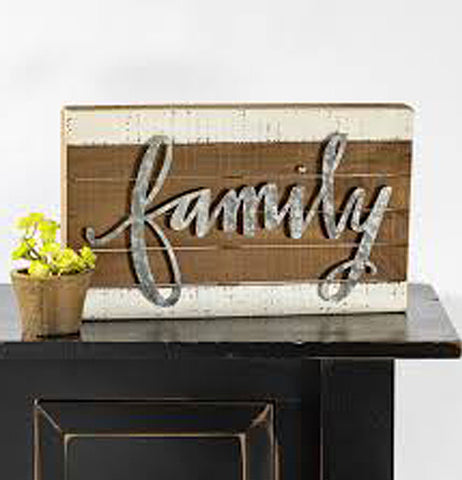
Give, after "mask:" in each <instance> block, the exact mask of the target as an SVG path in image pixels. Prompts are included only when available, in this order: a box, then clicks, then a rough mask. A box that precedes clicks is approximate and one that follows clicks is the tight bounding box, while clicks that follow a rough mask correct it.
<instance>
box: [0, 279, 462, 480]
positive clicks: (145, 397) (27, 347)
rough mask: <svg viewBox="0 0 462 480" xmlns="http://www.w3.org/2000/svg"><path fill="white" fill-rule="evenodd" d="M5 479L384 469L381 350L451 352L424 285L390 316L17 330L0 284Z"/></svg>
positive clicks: (389, 428)
mask: <svg viewBox="0 0 462 480" xmlns="http://www.w3.org/2000/svg"><path fill="white" fill-rule="evenodd" d="M0 312H1V317H2V318H1V321H0V359H1V360H2V361H1V362H0V375H1V379H2V385H3V394H2V397H1V408H0V441H1V445H2V449H1V450H0V462H1V465H2V475H3V477H2V478H8V480H24V479H27V478H33V472H35V476H36V478H37V480H49V479H53V480H61V479H63V480H64V479H65V480H83V479H85V480H93V479H95V480H96V479H98V480H106V479H107V480H109V479H111V480H118V479H120V480H122V479H127V478H130V479H132V478H133V479H136V480H147V479H152V478H156V479H157V480H164V479H165V480H166V479H169V480H170V479H176V478H178V479H193V480H195V479H198V480H199V479H201V480H202V479H205V480H214V479H220V480H228V479H230V480H231V479H242V480H260V479H265V480H273V479H275V478H278V477H277V475H278V474H279V478H281V479H283V480H299V479H304V480H314V479H319V478H322V479H326V480H327V479H329V480H343V479H345V480H351V479H355V480H366V479H367V480H369V479H372V478H373V479H374V480H382V479H383V480H390V479H391V478H392V477H393V405H394V361H395V359H401V358H422V359H423V358H458V357H459V356H460V354H461V342H460V339H459V337H458V335H457V333H456V332H455V330H454V328H453V327H452V325H451V323H450V321H449V319H448V317H447V315H446V313H445V312H444V310H443V308H442V306H441V304H440V302H439V300H438V298H437V297H436V295H435V293H434V291H433V289H432V288H431V287H430V286H427V285H411V286H410V305H409V309H408V312H407V313H406V314H371V315H370V314H367V315H366V314H362V315H340V316H296V317H284V318H269V317H265V318H251V319H248V318H247V319H244V318H234V319H210V320H209V319H207V320H191V319H189V320H186V319H185V320H139V321H133V320H131V321H106V320H105V321H102V322H95V323H90V322H88V323H85V324H84V326H83V328H82V331H81V334H80V336H78V337H67V338H59V339H58V338H57V339H47V340H43V341H22V340H21V335H20V330H19V322H18V314H17V310H16V306H15V302H14V298H13V294H12V292H11V289H10V287H9V286H7V285H3V286H0Z"/></svg>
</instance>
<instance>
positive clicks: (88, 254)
mask: <svg viewBox="0 0 462 480" xmlns="http://www.w3.org/2000/svg"><path fill="white" fill-rule="evenodd" d="M80 256H81V257H82V260H83V261H84V262H85V265H86V266H87V267H88V268H95V263H96V255H95V254H94V253H93V251H92V249H91V248H90V247H89V246H87V245H85V246H84V247H82V248H81V249H80Z"/></svg>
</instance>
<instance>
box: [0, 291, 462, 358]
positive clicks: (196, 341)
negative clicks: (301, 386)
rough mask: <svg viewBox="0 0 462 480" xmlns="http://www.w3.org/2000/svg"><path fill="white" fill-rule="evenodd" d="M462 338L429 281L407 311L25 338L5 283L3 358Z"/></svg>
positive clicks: (417, 345)
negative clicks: (37, 338) (29, 339)
mask: <svg viewBox="0 0 462 480" xmlns="http://www.w3.org/2000/svg"><path fill="white" fill-rule="evenodd" d="M460 355H461V341H460V339H459V337H458V335H457V332H456V331H455V329H454V327H453V326H452V324H451V322H450V320H449V318H448V316H447V314H446V312H445V311H444V309H443V307H442V305H441V302H440V301H439V299H438V297H437V296H436V294H435V291H434V290H433V288H432V287H431V286H429V285H421V284H411V285H410V286H409V307H408V310H407V312H406V313H391V314H390V313H388V314H356V315H303V316H301V315H300V316H288V317H258V318H255V317H254V318H210V319H197V320H195V319H184V320H158V319H153V320H146V319H144V320H133V319H131V320H124V321H121V320H117V321H111V320H102V321H99V322H84V324H83V326H82V330H81V333H80V335H79V336H74V337H62V338H54V339H43V340H40V341H23V340H22V339H21V332H20V325H19V317H18V311H17V308H16V303H15V298H14V295H13V292H12V289H11V287H10V286H9V285H0V359H13V358H17V359H21V358H37V359H48V358H59V359H65V360H72V359H85V358H95V359H98V358H100V359H103V358H107V359H118V358H120V359H124V358H138V359H142V358H163V359H165V358H167V359H176V358H188V357H190V358H226V359H238V358H300V359H303V358H317V357H319V358H329V357H347V358H356V357H366V358H457V357H459V356H460Z"/></svg>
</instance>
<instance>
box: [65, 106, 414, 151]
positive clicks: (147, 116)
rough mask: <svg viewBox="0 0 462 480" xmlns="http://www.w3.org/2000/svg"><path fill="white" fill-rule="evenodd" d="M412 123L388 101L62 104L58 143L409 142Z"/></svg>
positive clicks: (402, 108)
mask: <svg viewBox="0 0 462 480" xmlns="http://www.w3.org/2000/svg"><path fill="white" fill-rule="evenodd" d="M412 122H413V112H412V110H411V109H410V108H409V107H406V106H390V105H383V106H379V105H369V106H368V105H364V106H345V105H339V106H335V105H332V104H330V105H325V106H322V105H316V106H315V105H312V106H310V105H305V106H303V105H294V106H290V105H287V106H280V107H276V106H270V107H267V108H258V107H252V106H236V107H230V106H228V107H213V106H210V107H204V106H202V107H200V108H194V106H191V107H185V106H177V107H164V108H155V107H152V108H150V107H146V108H135V107H126V108H123V107H122V108H110V107H108V108H91V107H89V108H88V109H85V108H77V109H76V108H64V110H63V137H64V138H63V141H64V144H65V145H105V144H108V145H119V144H143V143H146V141H147V140H148V139H149V138H150V137H152V136H153V135H167V136H168V137H170V138H172V139H173V141H174V142H176V143H206V142H271V141H277V142H284V141H285V142H302V141H304V142H310V141H312V142H317V141H323V140H325V139H326V137H327V136H328V135H330V134H332V133H334V132H342V133H346V134H347V135H348V139H349V140H370V141H374V140H375V141H380V140H381V141H392V140H411V139H412Z"/></svg>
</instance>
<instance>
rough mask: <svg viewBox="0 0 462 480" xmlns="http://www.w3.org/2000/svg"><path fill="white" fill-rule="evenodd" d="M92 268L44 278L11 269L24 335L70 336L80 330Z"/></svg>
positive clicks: (29, 336)
mask: <svg viewBox="0 0 462 480" xmlns="http://www.w3.org/2000/svg"><path fill="white" fill-rule="evenodd" d="M92 274H93V270H87V271H85V272H82V273H77V274H72V275H62V276H59V277H50V278H46V279H38V278H31V277H30V276H29V275H27V274H26V273H22V272H20V271H17V270H14V271H12V272H11V280H12V282H13V288H14V291H15V293H16V298H17V301H18V306H19V311H20V314H21V324H22V332H23V336H24V337H27V338H33V337H38V336H47V335H49V336H51V335H70V334H72V333H77V332H78V331H79V330H80V326H81V323H82V310H83V304H84V301H85V295H86V293H87V289H88V287H89V286H90V280H91V276H92Z"/></svg>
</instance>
